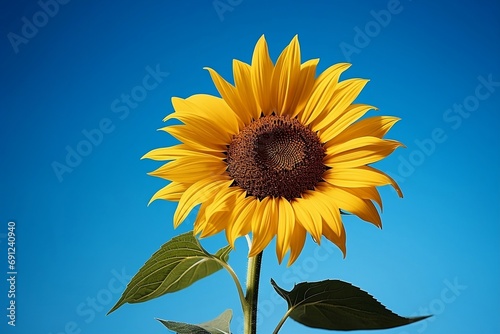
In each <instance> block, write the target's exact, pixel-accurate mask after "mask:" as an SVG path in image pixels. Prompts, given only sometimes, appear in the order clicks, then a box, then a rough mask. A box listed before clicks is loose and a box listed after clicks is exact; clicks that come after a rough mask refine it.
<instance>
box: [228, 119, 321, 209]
mask: <svg viewBox="0 0 500 334" xmlns="http://www.w3.org/2000/svg"><path fill="white" fill-rule="evenodd" d="M324 155H325V149H324V148H323V145H322V144H321V142H320V140H319V138H318V136H317V135H316V133H314V132H313V131H311V130H310V129H309V128H307V127H305V126H304V125H302V124H301V123H300V122H299V121H298V120H296V119H290V118H288V117H286V116H275V115H270V116H264V117H261V118H259V119H258V120H256V121H253V122H252V123H250V124H249V125H248V126H247V127H246V128H244V129H243V130H242V131H241V132H240V133H238V134H237V135H236V136H234V138H233V140H232V142H231V144H230V145H229V147H228V150H227V165H228V168H227V171H228V173H229V175H230V176H231V177H232V178H233V179H234V181H235V185H237V186H239V187H241V188H243V189H245V190H246V191H247V194H248V195H253V196H256V197H258V198H259V199H262V198H264V197H266V196H272V197H284V198H286V199H287V200H291V199H293V198H298V197H301V195H302V193H303V192H304V191H306V190H308V189H309V190H313V189H314V186H316V184H318V182H320V181H322V180H323V179H322V177H321V176H322V175H323V172H324V171H325V170H326V169H327V167H326V166H325V165H323V157H324Z"/></svg>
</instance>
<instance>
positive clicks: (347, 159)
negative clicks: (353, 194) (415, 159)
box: [323, 137, 403, 168]
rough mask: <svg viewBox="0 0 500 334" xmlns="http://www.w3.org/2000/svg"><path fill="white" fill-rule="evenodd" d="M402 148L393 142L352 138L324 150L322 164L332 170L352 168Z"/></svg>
mask: <svg viewBox="0 0 500 334" xmlns="http://www.w3.org/2000/svg"><path fill="white" fill-rule="evenodd" d="M400 146H403V145H402V144H401V143H399V142H397V141H395V140H387V139H380V138H376V137H360V138H354V139H351V140H349V141H346V142H344V143H340V144H338V145H335V146H331V147H327V148H326V156H325V158H324V159H323V163H324V164H325V165H327V166H330V167H333V168H352V167H359V166H364V165H368V164H371V163H374V162H377V161H379V160H382V159H383V158H385V157H387V156H388V155H389V154H391V153H392V152H393V151H394V150H395V149H396V148H398V147H400Z"/></svg>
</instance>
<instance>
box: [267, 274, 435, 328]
mask: <svg viewBox="0 0 500 334" xmlns="http://www.w3.org/2000/svg"><path fill="white" fill-rule="evenodd" d="M271 284H272V285H273V287H274V289H275V290H276V292H278V294H279V295H280V296H281V297H283V298H284V299H285V300H286V301H287V303H288V313H289V316H290V318H292V319H293V320H295V321H297V322H299V323H301V324H303V325H306V326H309V327H314V328H322V329H330V330H357V329H385V328H392V327H398V326H403V325H407V324H411V323H413V322H416V321H419V320H422V319H425V318H427V317H429V316H423V317H415V318H405V317H401V316H399V315H397V314H395V313H393V312H391V311H390V310H388V309H386V308H385V306H384V305H382V304H381V303H380V302H378V301H377V300H376V299H375V298H373V297H372V296H371V295H370V294H368V293H367V292H365V291H363V290H361V289H360V288H358V287H355V286H353V285H351V284H349V283H346V282H343V281H338V280H325V281H321V282H304V283H299V284H297V285H296V286H294V288H293V289H292V291H286V290H283V289H282V288H280V287H279V286H278V285H277V284H276V282H274V280H272V279H271Z"/></svg>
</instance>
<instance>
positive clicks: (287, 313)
mask: <svg viewBox="0 0 500 334" xmlns="http://www.w3.org/2000/svg"><path fill="white" fill-rule="evenodd" d="M290 312H291V309H289V310H288V311H286V313H285V315H284V316H283V318H281V320H280V322H279V323H278V325H277V326H276V328H275V329H274V331H273V334H278V332H279V331H280V329H281V326H283V324H284V323H285V320H286V319H287V318H288V316H289V315H290Z"/></svg>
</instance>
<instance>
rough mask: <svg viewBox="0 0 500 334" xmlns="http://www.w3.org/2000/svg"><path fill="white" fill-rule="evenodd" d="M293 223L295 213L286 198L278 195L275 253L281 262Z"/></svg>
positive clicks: (290, 237) (291, 233) (289, 240)
mask: <svg viewBox="0 0 500 334" xmlns="http://www.w3.org/2000/svg"><path fill="white" fill-rule="evenodd" d="M294 225H295V214H294V212H293V208H292V205H291V204H290V202H288V200H286V199H284V198H282V197H280V198H279V199H278V233H277V236H276V255H277V256H278V262H279V263H281V261H283V258H284V257H285V254H286V252H287V251H288V249H289V248H290V242H291V239H292V235H293V230H294Z"/></svg>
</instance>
